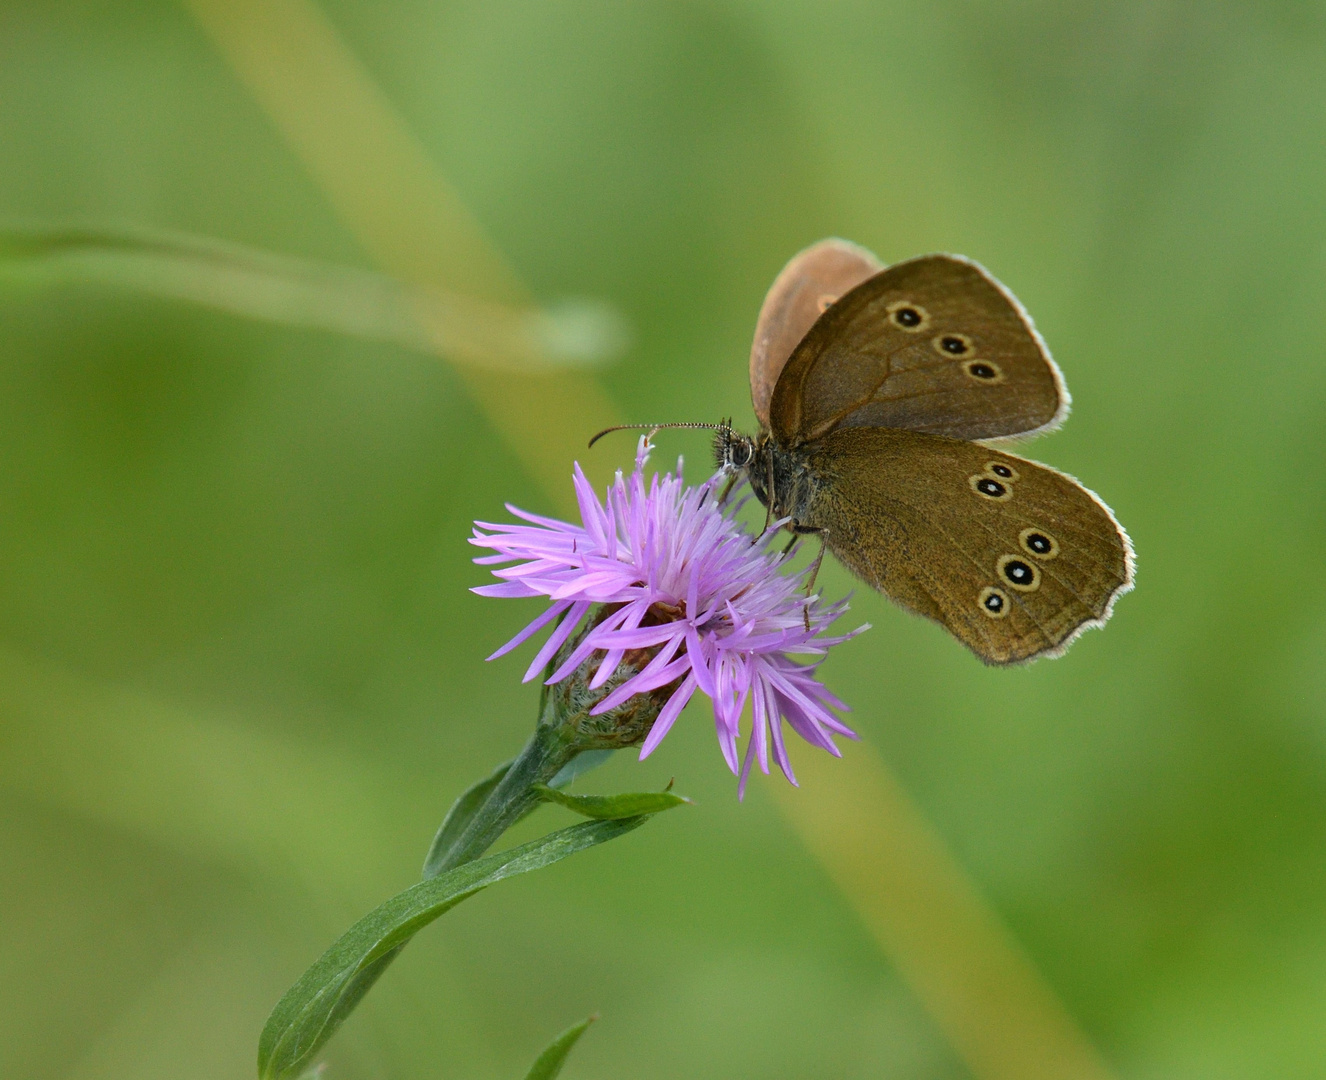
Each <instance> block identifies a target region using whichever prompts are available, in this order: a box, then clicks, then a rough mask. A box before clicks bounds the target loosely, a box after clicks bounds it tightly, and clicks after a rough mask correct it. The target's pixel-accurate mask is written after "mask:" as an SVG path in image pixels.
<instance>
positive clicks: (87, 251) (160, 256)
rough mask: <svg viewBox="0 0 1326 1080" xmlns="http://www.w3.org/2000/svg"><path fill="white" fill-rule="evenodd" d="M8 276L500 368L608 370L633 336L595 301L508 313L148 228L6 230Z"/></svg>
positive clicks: (343, 269) (1, 251)
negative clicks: (140, 296)
mask: <svg viewBox="0 0 1326 1080" xmlns="http://www.w3.org/2000/svg"><path fill="white" fill-rule="evenodd" d="M0 276H3V277H8V278H10V279H11V280H17V281H26V282H33V283H38V284H45V285H49V284H60V283H63V282H91V283H94V284H100V285H110V286H115V287H119V288H125V289H132V290H135V291H138V292H145V293H149V294H151V295H153V296H161V297H166V298H168V299H172V300H183V301H186V302H188V303H194V304H201V305H204V306H206V307H210V308H214V309H217V310H220V311H225V312H229V313H230V314H233V315H240V316H243V317H245V318H250V319H260V320H262V321H264V322H272V323H279V324H281V325H285V326H298V327H304V328H309V329H316V330H326V331H331V332H333V333H338V334H347V335H350V336H352V337H360V338H367V339H370V340H375V341H390V342H392V343H394V344H397V345H403V346H405V347H407V348H411V349H418V350H420V351H422V352H427V353H432V354H434V355H438V356H444V357H446V358H448V359H451V360H458V361H461V362H463V363H469V364H474V365H476V366H480V367H490V368H497V369H503V370H551V369H555V368H559V367H568V366H570V367H574V366H584V365H592V364H598V363H602V362H605V361H607V360H610V359H612V358H613V357H615V356H618V355H620V354H621V352H622V351H624V349H625V347H626V345H627V341H628V338H629V332H628V330H627V328H626V326H625V323H624V321H623V320H622V318H621V317H620V316H619V315H617V314H616V312H614V311H612V310H611V309H610V308H608V307H607V306H606V305H603V304H601V303H597V302H594V301H580V300H575V301H571V300H568V301H563V302H560V303H558V304H555V305H553V306H552V307H549V308H537V307H533V306H528V307H525V306H512V305H509V304H502V303H497V302H493V301H489V300H480V299H477V298H475V297H471V296H463V295H460V294H459V293H455V292H448V291H446V290H443V289H439V288H433V287H429V286H424V285H407V284H404V283H402V282H400V281H397V280H396V279H394V278H391V277H389V276H387V275H385V274H379V273H376V272H374V271H371V270H362V269H358V268H356V267H350V266H340V265H337V264H334V263H326V262H319V261H317V260H312V259H301V258H295V257H292V256H288V255H277V254H273V253H271V252H266V251H258V250H255V249H252V248H247V247H244V246H242V245H239V244H231V243H226V242H223V241H219V240H213V239H210V238H207V237H199V236H188V235H181V234H174V233H156V232H150V231H145V230H134V229H112V228H55V229H39V228H26V229H19V228H8V229H0Z"/></svg>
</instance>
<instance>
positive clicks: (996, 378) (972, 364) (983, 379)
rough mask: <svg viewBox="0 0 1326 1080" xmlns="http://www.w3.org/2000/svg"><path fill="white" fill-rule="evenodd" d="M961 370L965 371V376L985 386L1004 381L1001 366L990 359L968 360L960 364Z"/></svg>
mask: <svg viewBox="0 0 1326 1080" xmlns="http://www.w3.org/2000/svg"><path fill="white" fill-rule="evenodd" d="M962 370H963V371H964V372H966V374H967V378H969V379H971V380H973V381H974V382H979V383H985V384H986V385H987V386H994V385H996V384H998V383H1001V382H1003V381H1004V371H1003V368H1001V367H1000V366H999V365H998V364H996V363H994V362H993V361H991V360H968V361H967V362H966V363H965V364H963V365H962Z"/></svg>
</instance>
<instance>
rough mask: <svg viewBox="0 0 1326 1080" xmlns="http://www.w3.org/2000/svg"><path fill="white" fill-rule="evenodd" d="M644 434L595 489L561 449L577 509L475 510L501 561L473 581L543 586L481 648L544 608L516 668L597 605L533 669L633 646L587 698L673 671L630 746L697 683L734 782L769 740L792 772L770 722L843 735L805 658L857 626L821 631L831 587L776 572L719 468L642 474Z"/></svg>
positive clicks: (636, 688)
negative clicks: (500, 521) (540, 602)
mask: <svg viewBox="0 0 1326 1080" xmlns="http://www.w3.org/2000/svg"><path fill="white" fill-rule="evenodd" d="M649 450H650V446H649V442H648V440H647V439H641V440H640V445H639V449H638V451H637V454H636V461H635V471H634V472H632V473H631V475H630V476H629V477H623V476H622V474H621V473H620V472H618V474H617V478H616V481H615V482H614V483H613V484H612V485H611V486H610V487H609V488H608V491H607V498H606V500H605V501H602V502H600V501H599V498H598V495H597V493H596V492H595V491H594V489H593V488H592V487H591V486H590V483H589V481H588V480H587V479H586V478H585V475H584V473H583V472H582V471H581V469H580V466H579V465H578V464H577V465H576V467H575V491H576V498H577V500H578V502H579V505H580V517H581V522H582V524H580V525H573V524H570V523H568V522H564V521H557V520H554V519H551V518H545V517H539V516H537V515H535V514H530V513H526V512H525V511H523V510H519V509H517V508H516V507H514V506H511V505H509V504H508V506H507V509H508V510H509V511H510V512H511V513H512V514H515V515H516V516H517V517H518V518H521V519H522V520H523V521H524V522H526V523H527V524H510V525H494V524H489V523H487V522H476V523H475V525H476V528H475V530H474V537H473V538H472V539H471V541H470V543H472V544H475V545H477V546H478V547H483V548H490V549H492V550H493V551H494V552H496V553H497V554H494V555H486V556H481V557H480V558H477V559H475V562H477V563H483V564H488V565H495V566H497V565H500V564H503V563H513V562H514V565H508V566H502V567H501V568H500V569H495V570H494V571H493V573H494V575H495V576H497V577H499V578H501V579H502V583H501V584H498V585H484V586H480V587H479V588H476V589H474V590H473V591H474V592H476V593H479V594H480V595H482V596H546V597H548V598H549V599H550V600H551V601H552V604H551V605H550V606H549V607H548V609H547V610H546V611H544V612H543V613H542V614H541V615H540V616H539V617H538V618H537V619H535V620H534V621H533V622H532V623H530V624H529V625H528V626H527V627H525V629H524V630H522V631H521V632H520V633H519V634H517V635H516V636H515V637H514V638H512V639H511V640H510V641H509V642H507V643H506V644H505V645H504V646H502V648H500V649H498V650H497V652H495V653H494V654H493V655H492V656H490V657H489V659H490V660H492V659H496V658H497V657H499V656H502V655H503V654H504V653H507V652H509V651H510V650H512V649H514V648H516V647H517V646H518V645H520V644H521V643H523V642H524V641H526V640H527V639H529V638H530V637H531V636H533V635H534V634H535V633H537V632H538V631H539V630H541V629H543V628H544V627H546V626H548V625H549V624H552V623H555V624H556V625H555V628H554V629H553V631H552V633H551V635H550V636H549V637H548V639H547V641H545V642H544V643H543V647H542V648H540V649H539V651H538V654H537V655H536V656H535V657H534V660H533V662H531V664H530V666H529V670H528V671H527V672H526V673H525V681H526V682H528V681H529V680H531V679H533V678H535V677H536V676H537V675H538V674H539V673H540V672H542V671H544V670H545V668H546V666H547V665H548V662H549V661H550V660H551V659H553V658H554V657H556V656H558V652H559V650H560V649H562V647H563V645H565V644H566V642H567V641H568V640H569V639H571V636H572V634H573V633H574V632H575V631H576V628H577V627H578V626H580V624H581V623H582V621H583V620H584V619H585V617H586V615H588V614H589V613H590V612H591V609H594V608H596V607H597V608H598V612H599V613H598V615H597V616H594V617H596V618H597V619H598V621H597V622H596V623H595V624H594V625H593V626H592V627H591V628H590V629H589V631H588V632H587V633H584V634H583V636H582V637H581V638H580V639H579V641H578V644H576V646H575V648H574V649H573V650H572V651H571V652H570V654H569V655H566V656H565V658H564V659H562V660H561V662H560V663H559V664H558V665H557V668H556V670H554V671H552V672H551V673H549V674H548V676H547V679H546V681H547V682H548V684H550V685H551V684H556V683H558V682H560V681H562V680H563V679H566V678H568V677H569V676H571V675H572V674H573V673H574V672H576V671H577V670H578V669H580V668H581V666H582V665H585V664H586V663H587V662H593V661H595V660H597V658H598V657H600V656H601V660H597V668H596V669H595V670H594V674H593V676H592V678H591V679H590V682H589V685H590V687H591V688H594V687H601V686H604V685H605V684H607V683H608V681H609V680H610V679H611V678H612V675H613V672H614V671H615V670H616V669H617V668H618V665H620V664H621V663H622V661H623V659H624V658H626V657H627V656H638V655H640V651H641V650H648V651H649V653H650V654H651V658H650V659H649V660H648V662H647V663H644V664H643V666H641V667H640V670H639V671H638V672H637V673H636V674H635V675H633V676H632V677H631V678H629V679H627V680H626V681H624V682H621V683H620V685H618V686H616V687H615V688H613V689H612V690H611V691H610V692H609V693H607V694H606V695H605V696H604V697H603V699H602V700H601V701H599V702H598V703H597V704H596V705H595V706H594V707H593V709H592V710H591V712H592V713H595V714H598V713H603V712H606V711H608V710H610V709H613V708H615V707H616V706H618V705H620V704H621V703H622V702H624V701H626V700H627V699H628V698H630V697H632V696H633V695H635V694H643V693H651V692H656V691H658V690H659V689H660V688H666V687H669V686H672V685H675V687H676V688H675V690H673V691H672V693H671V696H670V697H668V699H667V701H666V703H665V704H664V705H663V707H662V708H661V710H660V711H659V713H658V717H657V719H656V720H655V721H654V723H653V726H652V728H651V729H650V730H649V733H648V735H647V736H646V737H645V738H644V742H643V744H642V746H641V748H640V756H641V758H645V757H648V756H649V754H650V753H652V752H653V751H654V749H655V748H656V747H657V746H658V744H659V743H660V742H661V741H662V739H663V737H664V736H665V735H667V733H668V731H669V730H671V728H672V725H673V723H674V722H675V721H676V719H677V717H678V716H679V715H680V714H681V711H682V709H683V708H684V707H685V706H686V703H687V702H688V701H690V699H691V697H692V696H693V695H694V694H695V692H696V691H697V690H699V691H700V692H701V693H703V694H705V695H707V696H708V697H709V698H710V699H711V700H712V701H713V708H714V722H715V726H716V727H717V730H718V744H719V746H720V747H721V748H722V751H723V756H724V758H725V759H726V760H727V763H728V767H729V768H730V769H731V770H732V771H733V772H734V773H737V772H738V771H739V773H740V782H739V787H738V791H739V794H744V793H745V787H746V780H747V778H748V776H749V774H750V770H751V765H752V762H754V761H755V760H758V761H759V763H760V768H761V769H762V770H763V771H764V772H765V773H768V771H769V756H770V751H771V750H772V754H773V758H774V760H775V761H777V763H778V765H779V767H780V768H781V769H782V771H783V773H784V775H786V776H787V778H788V780H789V781H791V782H792V783H793V784H795V783H796V777H795V776H794V775H793V773H792V766H791V763H790V762H789V761H788V756H787V749H786V746H785V743H784V738H783V725H784V724H786V725H787V726H788V727H790V728H791V729H792V730H793V731H795V732H796V733H797V734H798V735H799V736H801V738H803V739H804V740H805V741H806V742H808V743H810V744H812V745H814V746H818V747H820V748H822V749H824V750H827V751H828V752H829V753H831V754H833V755H835V756H837V755H839V751H838V748H837V747H836V746H835V745H834V742H833V736H834V735H846V736H848V737H851V738H855V737H856V736H855V733H854V732H853V731H852V730H851V728H849V727H847V726H846V725H845V724H844V723H843V722H842V721H841V720H840V719H838V717H837V716H836V715H835V712H834V711H835V710H838V711H846V710H847V706H846V705H844V704H843V703H842V702H841V701H839V700H838V699H837V698H836V697H834V696H833V695H832V694H831V693H829V691H828V690H827V689H826V688H825V687H824V685H823V684H822V683H820V682H819V680H818V679H817V678H816V673H817V669H818V668H819V665H820V663H821V662H822V661H823V659H824V657H825V655H826V653H827V651H828V649H829V648H830V647H831V646H833V645H836V644H838V643H840V642H842V641H845V640H847V639H848V638H849V637H853V636H855V634H857V633H860V632H861V630H864V629H866V627H864V626H862V627H860V628H859V629H857V630H855V631H853V632H851V633H848V634H840V635H836V636H830V635H829V634H827V633H826V630H827V628H828V627H829V625H830V624H831V623H832V622H834V620H835V619H837V618H838V617H839V616H840V615H841V614H842V613H843V612H844V611H846V610H847V602H846V600H839V601H837V602H836V603H828V604H826V603H823V602H822V601H821V599H820V598H819V596H807V595H806V594H805V592H804V591H803V586H804V584H805V572H804V571H803V572H801V573H795V574H793V573H786V572H785V560H784V559H783V557H782V555H781V553H777V552H774V551H771V550H770V545H771V541H772V539H773V537H774V536H775V535H777V533H776V530H774V529H770V530H769V531H768V532H767V533H766V534H765V535H764V536H762V537H760V538H754V537H752V536H751V534H750V533H748V532H747V531H746V530H745V529H744V528H743V527H742V526H741V525H740V524H739V523H738V522H737V521H736V520H735V517H734V508H733V507H730V506H729V507H726V508H725V507H723V506H720V505H719V495H718V492H719V488H720V485H721V484H723V483H724V482H725V478H724V477H723V475H722V474H719V475H717V476H715V477H713V478H711V479H710V480H709V481H707V482H706V483H703V484H701V485H699V486H698V487H691V488H688V487H686V486H685V484H684V483H683V480H682V467H681V462H680V461H678V463H677V471H676V473H668V474H666V475H664V476H661V477H660V476H659V475H658V474H655V475H654V476H653V477H652V478H651V480H650V481H649V484H648V486H646V483H645V475H644V468H645V463H646V461H647V460H648V455H649ZM559 620H560V621H559ZM797 658H802V659H797ZM748 700H749V701H750V703H751V714H752V716H753V718H754V723H753V728H752V731H751V734H750V737H749V740H748V742H747V745H746V752H745V756H744V761H742V762H741V764H740V766H738V754H737V740H738V739H739V738H740V737H741V731H740V723H741V717H742V712H743V710H744V708H745V706H746V702H747V701H748Z"/></svg>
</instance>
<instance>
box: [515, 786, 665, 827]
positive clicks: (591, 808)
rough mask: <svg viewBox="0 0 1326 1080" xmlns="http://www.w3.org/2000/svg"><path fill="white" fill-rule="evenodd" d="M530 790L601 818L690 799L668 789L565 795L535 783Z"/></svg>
mask: <svg viewBox="0 0 1326 1080" xmlns="http://www.w3.org/2000/svg"><path fill="white" fill-rule="evenodd" d="M534 790H535V791H537V792H538V793H539V794H540V795H541V796H543V799H544V801H545V802H555V803H558V804H560V805H561V806H565V807H566V808H567V809H568V810H574V811H575V812H576V813H577V814H583V815H584V816H585V817H589V818H598V819H599V820H601V821H612V820H615V819H617V818H629V817H635V816H636V815H637V814H657V813H661V812H662V811H664V810H671V809H672V808H673V807H674V806H681V805H682V804H686V805H690V802H691V800H690V799H688V798H686V797H685V796H684V795H674V794H673V793H672V792H671V791H639V792H634V793H631V794H627V795H568V794H567V793H566V792H564V791H558V790H557V789H556V788H553V787H549V786H548V785H547V784H535V785H534Z"/></svg>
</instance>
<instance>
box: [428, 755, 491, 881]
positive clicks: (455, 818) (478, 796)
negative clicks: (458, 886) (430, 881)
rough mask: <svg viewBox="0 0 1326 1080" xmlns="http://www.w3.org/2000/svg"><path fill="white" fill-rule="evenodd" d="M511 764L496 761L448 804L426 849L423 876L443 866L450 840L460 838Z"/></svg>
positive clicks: (438, 870) (437, 870) (434, 875)
mask: <svg viewBox="0 0 1326 1080" xmlns="http://www.w3.org/2000/svg"><path fill="white" fill-rule="evenodd" d="M510 768H511V762H509V761H508V762H505V763H504V764H502V765H499V766H498V767H497V768H496V769H494V770H493V772H492V773H491V774H490V775H488V776H485V777H484V778H483V779H482V780H480V781H479V782H478V783H477V784H475V785H474V786H473V787H471V788H469V789H468V790H466V791H465V792H464V793H463V794H462V795H461V796H460V798H458V799H457V800H456V801H455V802H454V803H452V804H451V809H450V810H448V811H447V816H446V817H445V818H444V819H443V821H442V826H441V828H439V829H438V830H437V835H436V836H435V837H433V844H432V846H431V847H430V848H429V849H428V857H427V858H426V859H424V872H423V876H424V877H425V878H431V877H437V875H438V873H440V872H441V870H442V868H443V863H444V861H445V859H446V857H447V854H448V852H450V850H451V846H452V844H454V843H455V842H456V841H457V840H458V839H460V834H461V833H463V832H464V831H465V826H466V825H468V824H469V823H470V821H471V820H473V818H474V815H475V814H477V813H478V812H479V807H481V806H482V805H483V804H484V800H485V799H487V798H488V796H489V795H491V794H492V793H493V789H494V788H495V787H497V785H498V784H500V783H501V782H502V778H503V777H504V776H506V774H507V771H508V770H509V769H510Z"/></svg>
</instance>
